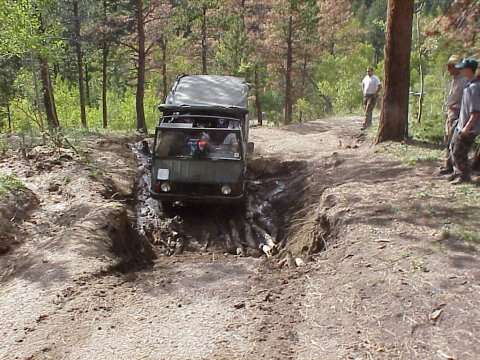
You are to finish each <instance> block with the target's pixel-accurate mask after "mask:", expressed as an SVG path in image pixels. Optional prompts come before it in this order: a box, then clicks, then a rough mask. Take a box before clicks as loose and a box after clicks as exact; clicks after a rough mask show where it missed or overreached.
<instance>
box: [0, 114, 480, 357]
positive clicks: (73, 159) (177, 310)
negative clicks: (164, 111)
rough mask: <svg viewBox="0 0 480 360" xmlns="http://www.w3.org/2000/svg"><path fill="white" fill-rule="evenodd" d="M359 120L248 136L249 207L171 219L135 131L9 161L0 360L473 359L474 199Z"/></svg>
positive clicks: (478, 345)
mask: <svg viewBox="0 0 480 360" xmlns="http://www.w3.org/2000/svg"><path fill="white" fill-rule="evenodd" d="M360 125H361V122H360V121H359V120H358V119H355V118H332V119H325V120H319V121H315V122H311V123H306V124H301V125H292V126H288V127H284V128H275V129H272V128H256V129H253V131H252V134H253V135H252V136H253V141H254V142H255V144H256V155H255V158H254V159H252V161H251V163H250V169H249V182H248V189H249V200H248V203H249V206H247V210H248V209H250V212H249V211H247V213H243V212H241V213H239V212H238V211H237V210H235V209H225V208H216V207H207V208H204V207H187V208H180V209H177V210H176V213H175V214H166V213H165V212H164V211H162V209H161V208H159V207H158V206H157V204H156V202H153V201H152V200H151V199H149V198H148V196H147V193H146V189H147V187H148V176H146V174H147V173H148V168H147V167H148V164H146V163H145V161H143V160H142V157H141V155H139V152H138V150H137V149H138V148H137V147H136V145H135V144H136V143H138V141H139V139H137V138H132V137H123V136H113V135H108V136H93V135H92V136H90V137H87V138H86V139H85V140H84V141H83V143H82V146H81V149H80V150H82V151H81V155H78V154H76V153H75V152H74V151H71V150H64V149H61V150H60V149H52V148H49V147H46V146H38V147H35V148H34V149H33V150H32V151H29V152H28V153H27V154H25V155H26V156H23V155H22V154H21V153H17V152H13V151H10V152H9V153H7V154H5V156H3V157H1V158H0V171H1V172H2V173H15V174H16V175H17V176H18V177H19V178H20V179H21V180H22V181H23V182H24V184H25V185H26V189H24V190H22V192H13V193H11V194H8V197H2V202H0V205H1V206H2V212H0V214H1V218H0V220H1V221H2V222H0V224H3V226H4V227H2V234H1V236H2V237H5V238H6V237H8V238H9V239H14V240H13V241H12V240H9V243H8V246H5V251H4V253H3V255H0V281H1V283H0V316H1V317H2V319H3V321H2V322H1V323H0V334H1V338H2V340H1V346H0V358H1V359H24V360H26V359H36V360H37V359H169V360H170V359H476V358H478V354H479V353H480V341H479V339H478V334H479V333H480V310H479V309H480V295H479V294H480V292H479V290H480V265H479V264H480V262H479V253H478V246H479V237H480V236H479V235H478V228H479V225H480V217H479V214H480V212H479V210H480V209H479V205H478V204H479V203H478V200H479V199H480V194H479V190H478V188H476V187H474V186H463V187H460V188H458V187H457V188H456V187H453V186H451V185H450V184H449V183H447V182H446V181H445V180H442V179H440V178H438V177H436V176H435V175H434V173H435V170H436V167H437V166H438V164H437V163H436V162H432V161H424V162H420V163H417V164H416V166H414V167H412V166H407V165H404V164H402V163H401V162H400V161H399V160H398V159H396V158H395V157H394V156H393V155H390V152H389V151H388V147H387V148H386V150H387V151H385V148H384V147H374V146H373V145H372V144H371V142H370V141H369V140H368V139H367V137H366V135H365V134H364V133H361V132H360V130H359V128H360ZM412 149H413V150H415V149H416V148H415V147H413V148H412ZM12 199H16V201H12ZM17 209H20V211H18V210H17ZM12 212H13V214H19V215H18V216H12ZM173 216H177V217H176V218H173ZM179 219H180V220H181V221H177V220H179ZM232 219H234V223H232V221H231V220H232ZM245 224H250V225H251V224H253V225H254V226H253V229H254V230H255V229H256V228H255V226H257V227H258V228H259V229H260V230H259V229H258V228H257V231H253V235H252V239H253V240H252V239H250V241H248V239H247V238H248V236H247V235H248V232H249V230H248V229H249V227H248V226H246V225H245ZM246 229H247V230H246ZM265 233H266V234H268V235H269V236H270V237H271V238H272V239H274V241H275V242H276V243H278V245H276V246H275V248H274V249H272V250H273V253H274V256H272V257H269V258H267V257H266V255H265V254H264V253H263V252H262V251H261V249H260V248H259V245H260V244H264V242H265V238H264V237H262V234H263V235H264V234H265ZM206 234H208V235H206ZM235 234H237V235H235ZM236 241H237V242H239V244H238V243H236ZM239 248H240V250H241V251H238V249H239ZM275 251H278V253H277V254H275ZM236 254H240V255H241V256H240V255H236Z"/></svg>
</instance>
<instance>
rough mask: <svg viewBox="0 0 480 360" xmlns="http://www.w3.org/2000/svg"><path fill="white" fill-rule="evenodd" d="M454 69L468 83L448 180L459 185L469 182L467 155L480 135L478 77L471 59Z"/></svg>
mask: <svg viewBox="0 0 480 360" xmlns="http://www.w3.org/2000/svg"><path fill="white" fill-rule="evenodd" d="M455 68H456V69H458V70H460V73H461V74H462V75H463V76H465V77H466V78H467V79H468V80H469V81H470V82H469V83H468V85H467V87H466V88H465V90H464V91H463V97H462V106H461V109H460V117H459V119H458V124H457V127H456V128H455V133H454V135H453V139H452V144H453V150H452V155H453V165H454V167H455V173H454V174H453V175H452V176H451V178H450V180H454V182H453V183H454V184H461V183H464V182H468V181H470V170H471V169H470V166H469V164H468V153H469V151H470V149H471V148H472V146H473V144H474V142H475V138H476V137H477V135H478V134H480V76H475V71H476V70H477V68H478V62H477V61H475V60H473V59H463V60H462V61H461V62H460V63H459V64H457V65H456V66H455Z"/></svg>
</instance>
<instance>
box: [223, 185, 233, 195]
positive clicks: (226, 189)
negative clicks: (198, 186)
mask: <svg viewBox="0 0 480 360" xmlns="http://www.w3.org/2000/svg"><path fill="white" fill-rule="evenodd" d="M231 193H232V188H231V187H230V186H228V185H223V186H222V194H223V195H230V194H231Z"/></svg>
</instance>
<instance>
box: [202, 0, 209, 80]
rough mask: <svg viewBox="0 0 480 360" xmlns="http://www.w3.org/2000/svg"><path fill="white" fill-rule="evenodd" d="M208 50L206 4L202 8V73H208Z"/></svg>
mask: <svg viewBox="0 0 480 360" xmlns="http://www.w3.org/2000/svg"><path fill="white" fill-rule="evenodd" d="M207 52H208V43H207V6H206V5H204V6H203V8H202V73H203V74H205V75H207V74H208V69H207Z"/></svg>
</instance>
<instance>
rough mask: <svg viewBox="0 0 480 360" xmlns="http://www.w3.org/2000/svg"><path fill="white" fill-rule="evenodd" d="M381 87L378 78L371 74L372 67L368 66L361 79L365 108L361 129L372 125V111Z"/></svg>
mask: <svg viewBox="0 0 480 360" xmlns="http://www.w3.org/2000/svg"><path fill="white" fill-rule="evenodd" d="M381 88H382V84H381V83H380V79H379V78H378V77H377V76H376V75H374V74H373V68H372V67H369V68H368V69H367V75H365V77H364V78H363V81H362V91H363V106H364V109H365V121H364V123H363V126H362V130H364V129H366V128H368V127H369V126H371V125H372V113H373V109H374V108H375V105H376V103H377V97H378V93H379V92H380V90H381Z"/></svg>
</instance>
